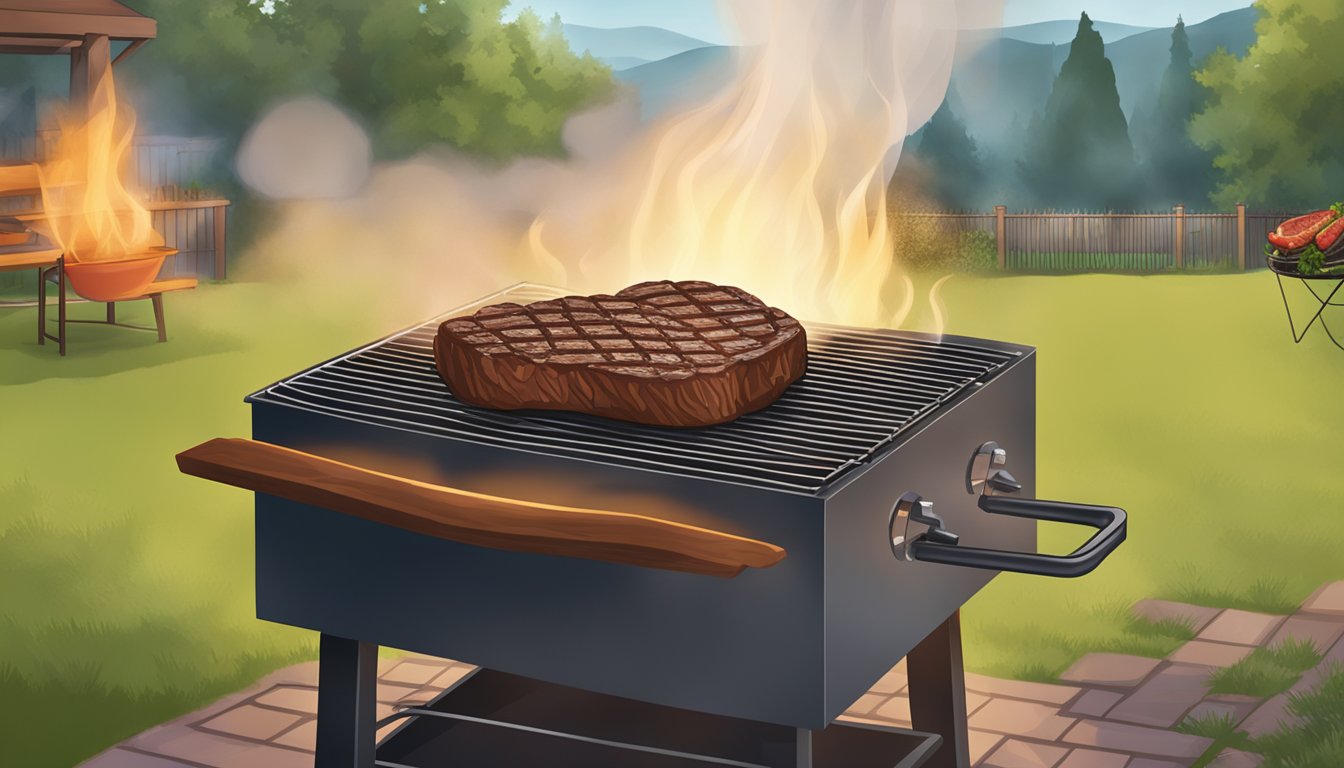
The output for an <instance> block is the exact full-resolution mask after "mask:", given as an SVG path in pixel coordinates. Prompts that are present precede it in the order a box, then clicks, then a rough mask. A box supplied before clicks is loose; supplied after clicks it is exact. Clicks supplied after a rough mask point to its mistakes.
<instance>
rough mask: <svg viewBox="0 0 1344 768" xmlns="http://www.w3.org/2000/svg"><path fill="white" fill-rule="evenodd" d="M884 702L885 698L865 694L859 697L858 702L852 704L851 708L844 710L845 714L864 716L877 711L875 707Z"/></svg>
mask: <svg viewBox="0 0 1344 768" xmlns="http://www.w3.org/2000/svg"><path fill="white" fill-rule="evenodd" d="M886 700H887V697H886V696H880V695H878V694H876V693H865V694H863V695H862V696H860V697H859V700H858V701H856V702H854V705H853V706H851V707H850V708H849V709H847V710H845V714H852V715H866V714H868V713H869V712H872V711H873V710H875V709H877V706H878V705H879V704H882V703H883V702H885V701H886Z"/></svg>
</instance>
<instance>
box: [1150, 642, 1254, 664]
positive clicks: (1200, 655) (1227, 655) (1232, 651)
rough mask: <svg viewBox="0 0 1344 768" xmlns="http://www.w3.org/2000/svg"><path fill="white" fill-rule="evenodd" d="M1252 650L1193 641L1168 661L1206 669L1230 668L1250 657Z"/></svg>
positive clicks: (1249, 647) (1240, 646)
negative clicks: (1201, 666) (1195, 665)
mask: <svg viewBox="0 0 1344 768" xmlns="http://www.w3.org/2000/svg"><path fill="white" fill-rule="evenodd" d="M1252 650H1254V649H1253V648H1251V646H1249V645H1230V644H1228V643H1211V642H1209V641H1208V640H1191V641H1190V642H1188V643H1186V644H1185V645H1182V646H1181V647H1180V648H1177V649H1176V651H1175V653H1172V654H1171V655H1170V656H1168V657H1167V660H1169V661H1179V662H1182V663H1185V664H1202V665H1204V666H1206V667H1230V666H1232V665H1233V664H1236V663H1237V662H1238V661H1241V660H1242V659H1244V658H1246V657H1247V656H1249V655H1250V654H1251V651H1252Z"/></svg>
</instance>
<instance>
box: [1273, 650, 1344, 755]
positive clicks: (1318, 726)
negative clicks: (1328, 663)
mask: <svg viewBox="0 0 1344 768" xmlns="http://www.w3.org/2000/svg"><path fill="white" fill-rule="evenodd" d="M1288 709H1289V711H1290V712H1292V713H1293V714H1294V715H1296V716H1297V717H1298V719H1299V721H1300V722H1299V723H1298V724H1297V725H1295V726H1293V727H1290V728H1285V729H1283V730H1280V731H1278V732H1277V733H1274V734H1271V735H1269V736H1265V737H1262V738H1259V739H1255V740H1254V741H1252V742H1251V743H1250V748H1252V749H1254V750H1255V751H1257V752H1260V753H1262V754H1263V755H1264V756H1265V762H1264V764H1263V765H1262V767H1261V768H1339V766H1341V765H1344V669H1341V668H1339V667H1335V668H1334V670H1333V671H1332V672H1331V674H1329V675H1327V676H1326V677H1325V679H1324V680H1322V681H1321V683H1320V685H1319V686H1318V687H1317V688H1316V690H1314V691H1312V692H1311V693H1308V694H1304V695H1293V696H1292V697H1291V699H1290V701H1289V704H1288Z"/></svg>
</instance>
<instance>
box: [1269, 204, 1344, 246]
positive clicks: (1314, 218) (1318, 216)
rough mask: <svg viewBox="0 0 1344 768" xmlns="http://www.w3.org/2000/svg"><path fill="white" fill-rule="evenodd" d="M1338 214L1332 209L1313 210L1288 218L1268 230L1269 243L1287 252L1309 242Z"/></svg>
mask: <svg viewBox="0 0 1344 768" xmlns="http://www.w3.org/2000/svg"><path fill="white" fill-rule="evenodd" d="M1337 216H1338V214H1336V213H1335V212H1334V211H1331V210H1325V211H1313V212H1312V213H1308V214H1304V215H1302V216H1296V217H1294V218H1291V219H1288V220H1287V221H1285V222H1283V223H1282V224H1280V225H1279V226H1278V227H1276V228H1275V229H1274V231H1273V232H1270V233H1269V235H1268V238H1267V239H1268V240H1269V243H1270V245H1273V246H1274V247H1275V248H1278V249H1279V250H1280V251H1282V252H1283V253H1289V252H1291V251H1296V250H1299V249H1302V248H1306V247H1307V246H1308V245H1310V244H1311V242H1312V240H1313V239H1314V238H1315V237H1316V234H1317V233H1318V232H1320V231H1321V230H1323V229H1325V228H1326V226H1328V225H1329V224H1330V222H1332V221H1334V220H1335V218H1336V217H1337Z"/></svg>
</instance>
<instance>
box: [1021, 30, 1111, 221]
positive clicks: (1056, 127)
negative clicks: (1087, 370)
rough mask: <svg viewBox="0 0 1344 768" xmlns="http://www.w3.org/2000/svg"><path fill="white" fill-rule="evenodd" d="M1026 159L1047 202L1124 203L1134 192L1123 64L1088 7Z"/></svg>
mask: <svg viewBox="0 0 1344 768" xmlns="http://www.w3.org/2000/svg"><path fill="white" fill-rule="evenodd" d="M1019 167H1020V170H1021V173H1022V177H1023V181H1024V182H1025V183H1026V185H1027V187H1028V189H1029V190H1031V191H1032V192H1033V193H1034V195H1035V197H1036V200H1037V202H1038V203H1041V204H1044V205H1049V206H1056V207H1084V208H1116V207H1123V206H1126V205H1129V204H1130V203H1131V202H1132V200H1133V196H1134V181H1135V166H1134V148H1133V146H1132V145H1131V144H1130V141H1129V131H1128V126H1126V124H1125V114H1124V112H1122V111H1121V110H1120V94H1119V93H1118V92H1117V91H1116V89H1115V70H1114V68H1113V67H1112V66H1111V62H1110V59H1107V58H1106V52H1105V44H1104V43H1103V42H1102V40H1101V34H1100V33H1098V32H1097V31H1096V30H1095V29H1093V28H1092V20H1091V19H1089V18H1088V17H1087V14H1086V13H1084V14H1083V15H1082V18H1081V19H1080V20H1079V22H1078V33H1077V35H1075V36H1074V38H1073V43H1072V45H1071V46H1070V48H1069V56H1068V58H1067V59H1065V60H1064V66H1063V68H1061V70H1060V72H1059V76H1058V77H1056V78H1055V83H1054V86H1053V87H1052V88H1051V89H1050V98H1049V99H1048V100H1047V101H1046V105H1045V112H1044V113H1043V114H1042V115H1040V116H1039V119H1038V120H1034V121H1033V129H1032V131H1031V137H1030V139H1029V141H1028V144H1027V148H1026V152H1025V154H1024V157H1023V159H1022V162H1021V163H1020V164H1019Z"/></svg>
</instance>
